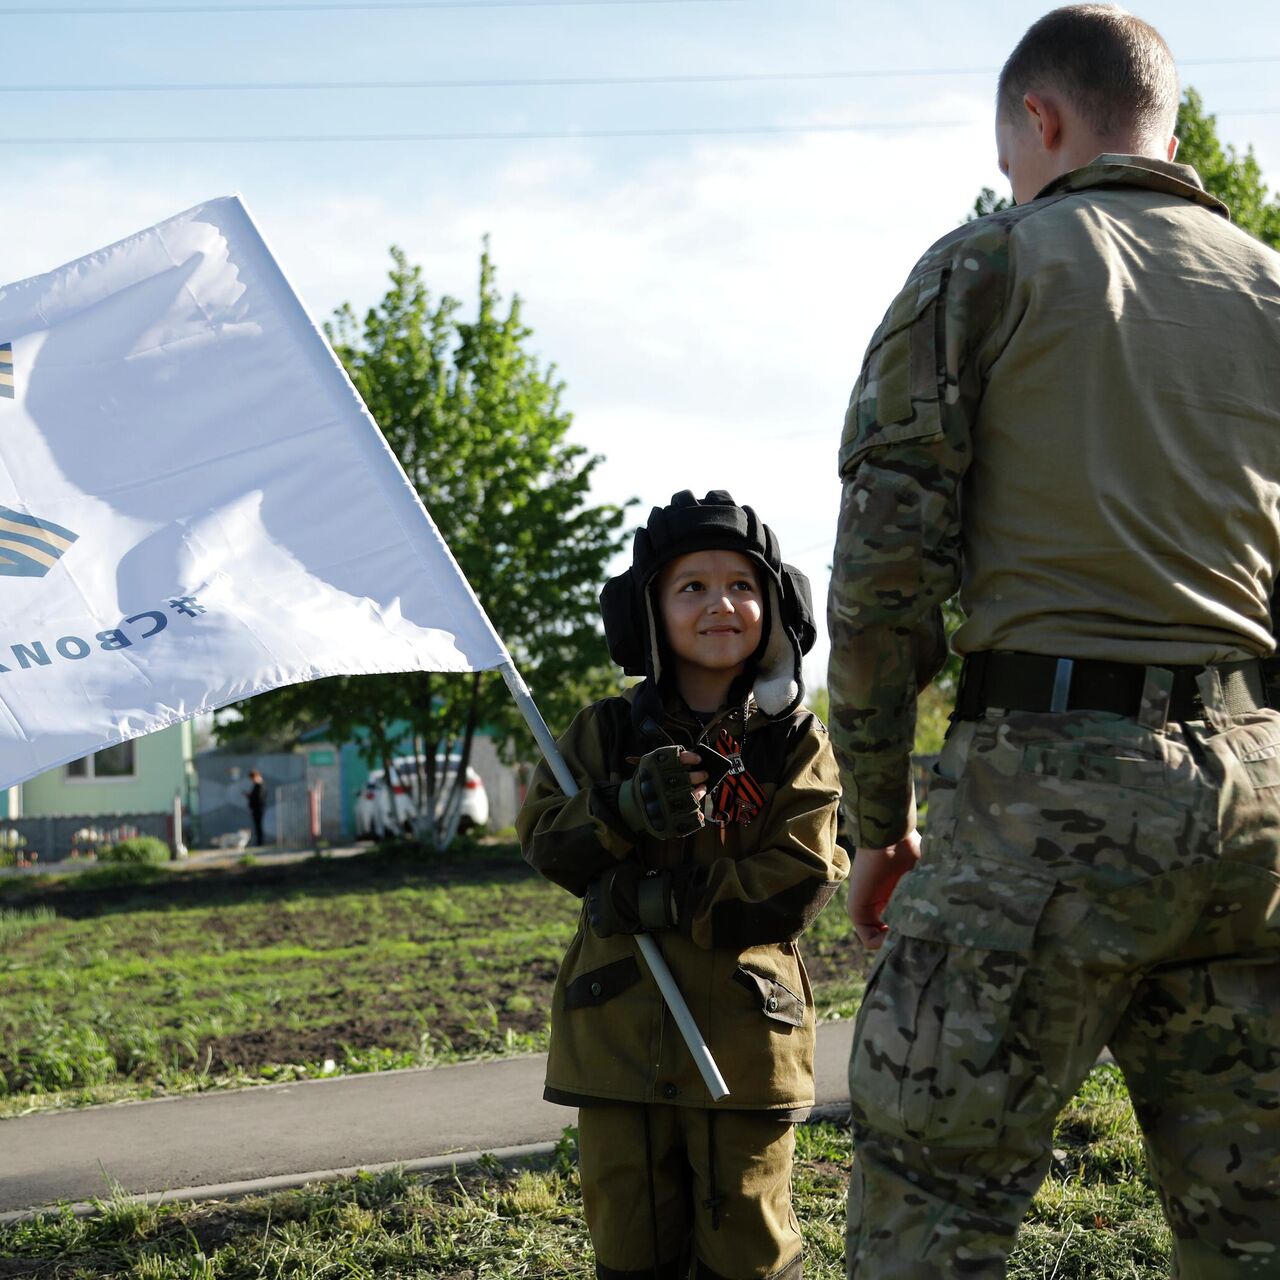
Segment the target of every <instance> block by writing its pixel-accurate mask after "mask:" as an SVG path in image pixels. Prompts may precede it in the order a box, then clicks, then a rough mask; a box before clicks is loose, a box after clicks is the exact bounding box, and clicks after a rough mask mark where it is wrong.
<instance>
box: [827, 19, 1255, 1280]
mask: <svg viewBox="0 0 1280 1280" xmlns="http://www.w3.org/2000/svg"><path fill="white" fill-rule="evenodd" d="M1178 92H1179V91H1178V81H1177V74H1176V71H1175V68H1174V65H1173V60H1172V57H1171V55H1170V53H1169V50H1168V48H1167V47H1166V45H1165V43H1164V41H1163V40H1162V39H1161V38H1160V36H1159V34H1158V33H1157V32H1156V31H1155V30H1154V29H1153V28H1152V27H1150V26H1149V25H1147V24H1146V23H1145V22H1142V21H1140V20H1139V19H1137V18H1135V17H1133V16H1132V15H1130V14H1127V13H1125V12H1124V11H1123V10H1120V9H1117V8H1112V7H1109V6H1102V5H1073V6H1071V7H1068V8H1063V9H1057V10H1055V11H1053V12H1052V13H1050V14H1048V15H1047V16H1045V17H1044V18H1042V19H1041V20H1040V21H1038V22H1037V23H1035V24H1034V25H1033V26H1032V27H1031V28H1030V30H1029V31H1028V32H1027V33H1026V35H1025V36H1024V37H1023V39H1022V41H1021V42H1020V43H1019V45H1018V46H1017V48H1016V49H1015V50H1014V52H1013V54H1012V55H1011V57H1010V58H1009V61H1008V62H1007V63H1006V65H1005V67H1004V70H1003V72H1002V74H1001V76H1000V81H999V91H998V100H997V123H996V136H997V143H998V149H999V156H1000V165H1001V168H1002V170H1003V171H1004V172H1005V173H1006V174H1007V175H1008V177H1009V179H1010V182H1011V184H1012V187H1013V194H1014V198H1015V200H1016V201H1017V202H1018V203H1017V205H1016V206H1015V207H1013V208H1010V209H1008V210H1006V211H1003V212H999V213H995V214H992V215H990V216H988V217H985V218H981V219H979V220H977V221H974V222H971V223H969V224H967V225H965V226H964V227H962V228H960V229H959V230H957V231H954V232H953V233H952V234H950V235H948V236H946V237H945V238H943V239H942V240H940V241H939V242H938V243H937V244H936V245H934V246H933V248H931V249H930V250H929V251H928V252H927V253H926V254H925V256H924V257H923V258H922V259H921V260H920V262H919V263H918V265H917V266H916V267H915V269H914V270H913V271H912V272H911V275H910V277H909V279H908V280H907V283H906V285H905V287H904V288H903V290H902V292H901V293H900V294H899V295H898V297H897V299H896V300H895V301H894V303H893V305H892V306H891V307H890V309H889V313H888V315H887V316H886V317H885V320H884V322H883V324H882V325H881V327H880V328H879V330H878V331H877V332H876V334H875V336H874V337H873V339H872V342H871V346H870V349H869V351H868V353H867V357H866V361H865V363H864V365H863V368H862V372H861V376H860V377H859V379H858V382H857V385H856V386H855V388H854V392H853V397H852V402H851V404H850V407H849V412H848V416H847V419H846V423H845V429H844V435H843V438H842V441H841V446H840V473H841V476H842V479H843V485H844V489H843V498H842V505H841V514H840V526H839V534H838V538H837V543H836V551H835V564H834V576H833V579H832V586H831V597H830V609H829V612H830V622H831V635H832V657H831V676H830V684H831V694H832V699H831V705H832V722H833V730H832V736H833V740H834V744H835V746H836V750H837V758H838V759H839V760H840V764H841V773H842V778H843V781H844V786H845V795H846V797H847V798H848V811H849V814H850V817H851V819H852V820H853V821H854V822H855V823H856V830H857V839H858V845H859V848H858V850H857V853H856V856H855V860H854V866H853V870H852V873H851V876H850V893H849V911H850V917H851V919H852V921H853V924H854V927H855V930H856V932H857V934H858V937H859V938H860V939H861V941H862V942H863V943H864V945H866V946H868V947H870V948H872V949H875V948H881V950H880V954H879V956H878V957H877V963H876V966H875V968H874V969H873V971H872V974H871V976H870V979H869V983H868V987H867V994H866V997H865V1000H864V1003H863V1008H862V1011H861V1013H860V1015H859V1019H858V1023H857V1026H856V1029H855V1035H854V1044H853V1052H852V1058H851V1062H850V1069H849V1071H850V1090H851V1094H852V1104H853V1121H854V1139H855V1149H856V1153H857V1154H856V1161H855V1167H854V1171H853V1176H852V1185H851V1190H850V1198H849V1235H848V1268H849V1275H850V1276H851V1277H865V1278H866V1280H894V1278H902V1280H906V1278H907V1277H910V1280H943V1278H944V1277H945V1278H948V1280H949V1278H951V1277H956V1276H967V1277H974V1278H976V1280H983V1278H986V1277H996V1276H1003V1275H1004V1274H1005V1262H1006V1259H1007V1256H1008V1254H1009V1251H1010V1249H1011V1248H1012V1246H1013V1243H1014V1237H1015V1234H1016V1231H1017V1227H1018V1224H1019V1222H1020V1220H1021V1218H1022V1216H1023V1213H1024V1212H1025V1210H1026V1208H1027V1206H1028V1204H1029V1202H1030V1200H1031V1197H1032V1194H1033V1193H1034V1191H1035V1189H1036V1187H1037V1186H1038V1185H1039V1184H1040V1182H1041V1180H1042V1179H1043V1177H1044V1175H1045V1172H1046V1170H1047V1167H1048V1164H1049V1161H1050V1158H1051V1139H1052V1128H1053V1123H1054V1119H1055V1116H1056V1115H1057V1113H1058V1111H1059V1110H1060V1109H1061V1108H1062V1107H1063V1105H1064V1104H1065V1103H1066V1102H1067V1100H1068V1099H1069V1098H1070V1097H1071V1096H1072V1094H1073V1092H1074V1090H1075V1089H1076V1087H1077V1086H1078V1085H1079V1084H1080V1082H1081V1080H1082V1079H1083V1077H1084V1076H1085V1074H1086V1073H1087V1072H1088V1070H1089V1069H1090V1067H1091V1066H1092V1065H1093V1064H1094V1062H1095V1061H1096V1060H1097V1058H1098V1055H1099V1053H1100V1052H1101V1051H1102V1049H1103V1048H1104V1046H1109V1047H1110V1049H1111V1051H1112V1052H1113V1054H1114V1055H1115V1058H1116V1060H1117V1062H1118V1063H1119V1064H1120V1066H1121V1067H1122V1069H1123V1070H1124V1073H1125V1077H1126V1079H1127V1081H1128V1083H1129V1088H1130V1092H1131V1095H1132V1098H1133V1102H1134V1106H1135V1108H1136V1111H1137V1115H1138V1119H1139V1121H1140V1123H1141V1126H1142V1130H1143V1133H1144V1136H1145V1140H1146V1147H1147V1158H1148V1164H1149V1169H1150V1173H1151V1176H1152V1178H1153V1180H1154V1182H1155V1184H1156V1185H1157V1187H1158V1188H1159V1191H1160V1195H1161V1197H1162V1203H1163V1206H1164V1210H1165V1213H1166V1216H1167V1218H1168V1221H1169V1224H1170V1226H1171V1228H1172V1230H1173V1234H1174V1238H1175V1243H1174V1255H1175V1256H1174V1264H1173V1265H1174V1273H1175V1274H1176V1275H1178V1276H1181V1277H1184V1278H1192V1277H1194V1278H1195V1280H1210V1278H1213V1280H1217V1278H1219V1277H1228V1276H1230V1277H1250V1276H1256V1277H1263V1276H1267V1277H1280V714H1277V713H1276V712H1275V711H1272V710H1269V709H1266V707H1265V706H1264V702H1265V694H1264V688H1263V681H1262V673H1261V671H1260V662H1259V660H1260V659H1264V658H1266V657H1267V656H1268V655H1269V654H1271V653H1272V651H1273V648H1274V641H1273V638H1272V621H1271V614H1270V610H1269V599H1270V597H1271V595H1272V591H1273V587H1274V584H1275V580H1276V571H1277V566H1280V257H1278V256H1277V255H1276V254H1275V253H1273V252H1272V251H1271V250H1269V249H1267V248H1265V247H1263V246H1262V245H1260V244H1258V243H1256V242H1255V241H1253V240H1252V239H1250V238H1249V237H1248V236H1246V235H1245V234H1244V233H1242V232H1240V231H1238V230H1236V229H1235V228H1234V227H1233V226H1232V225H1231V223H1230V221H1229V217H1228V212H1227V209H1226V208H1225V206H1223V205H1222V204H1221V203H1220V202H1219V201H1218V200H1216V199H1214V198H1213V197H1212V196H1210V195H1208V194H1206V193H1205V191H1204V190H1203V188H1202V186H1201V183H1200V180H1199V178H1198V176H1197V175H1196V173H1195V171H1194V170H1192V169H1190V168H1187V167H1185V166H1181V165H1178V164H1176V163H1174V154H1175V151H1176V147H1177V139H1176V138H1174V137H1173V128H1174V122H1175V118H1176V109H1177V104H1178ZM957 586H959V587H960V590H961V602H962V604H963V606H964V611H965V613H966V614H967V621H966V622H965V623H964V625H963V626H962V627H961V628H960V630H959V631H958V632H957V634H956V636H955V637H954V643H955V647H956V649H957V651H958V652H959V653H960V654H962V655H963V656H964V659H965V661H964V669H963V679H962V682H961V686H960V692H959V698H958V705H957V708H956V714H955V716H954V717H953V722H952V726H951V730H950V733H949V735H948V738H947V742H946V745H945V747H944V749H943V752H942V755H941V758H940V759H939V762H938V765H937V769H936V772H935V777H934V779H933V782H932V785H931V787H930V791H929V811H928V821H927V835H926V837H925V841H924V848H923V856H921V851H920V843H919V837H918V836H917V834H916V830H915V828H916V815H915V804H914V799H913V796H912V784H911V780H910V778H911V775H910V773H909V767H908V765H909V753H910V750H911V745H912V736H913V729H914V719H915V702H916V695H917V692H918V690H920V689H921V688H923V687H924V686H925V685H926V684H928V682H929V681H930V680H931V679H932V678H933V677H934V675H935V674H936V673H937V672H938V670H939V668H940V666H941V664H942V662H943V659H944V657H945V654H946V644H945V640H944V636H943V631H942V623H941V614H940V606H941V605H942V603H943V601H944V600H946V599H947V597H948V596H950V595H951V594H952V592H953V591H955V590H956V588H957ZM917 858H919V859H920V861H919V865H918V866H916V867H915V869H914V870H912V868H913V866H914V865H915V863H916V860H917ZM907 872H910V874H909V875H906V874H905V873H907ZM904 877H905V878H904ZM886 904H887V905H886ZM882 944H883V945H882Z"/></svg>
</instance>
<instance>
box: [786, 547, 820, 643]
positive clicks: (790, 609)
mask: <svg viewBox="0 0 1280 1280" xmlns="http://www.w3.org/2000/svg"><path fill="white" fill-rule="evenodd" d="M782 611H783V615H784V617H785V618H786V620H787V625H788V626H790V627H791V629H792V632H793V634H794V635H795V638H796V643H797V644H798V645H799V646H800V652H801V653H808V652H809V650H810V649H812V648H813V645H814V642H815V641H816V640H817V638H818V628H817V626H816V624H815V623H814V620H813V594H812V592H811V591H810V589H809V579H808V578H807V577H805V575H804V574H803V573H801V572H800V570H799V569H797V568H796V567H795V565H793V564H784V565H783V566H782Z"/></svg>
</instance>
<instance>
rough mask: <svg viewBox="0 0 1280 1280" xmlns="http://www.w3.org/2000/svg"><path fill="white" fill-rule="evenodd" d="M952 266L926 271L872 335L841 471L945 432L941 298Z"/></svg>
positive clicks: (848, 415)
mask: <svg viewBox="0 0 1280 1280" xmlns="http://www.w3.org/2000/svg"><path fill="white" fill-rule="evenodd" d="M949 273H950V267H934V268H932V269H931V270H929V271H923V272H921V273H920V274H919V275H918V276H916V277H915V278H914V279H913V280H909V281H908V282H907V285H906V287H905V288H904V289H903V290H902V292H901V293H900V294H899V295H898V296H897V298H895V299H894V301H893V305H892V306H891V307H890V308H889V311H888V314H887V315H886V316H885V318H884V320H883V321H881V323H880V327H879V328H878V329H877V330H876V332H875V334H874V335H873V336H872V339H871V345H870V346H869V347H868V348H867V356H866V359H865V361H864V362H863V365H862V373H861V375H860V376H859V378H858V382H857V385H856V386H855V387H854V389H853V397H852V399H851V400H850V401H849V409H848V412H847V413H846V414H845V419H844V433H843V435H842V436H841V438H840V472H841V474H842V475H843V474H845V472H846V470H847V469H848V468H849V467H851V466H852V465H853V464H855V463H857V462H858V461H860V460H861V458H862V456H863V455H864V454H865V453H866V452H867V451H868V450H869V449H874V448H875V447H876V446H877V445H882V444H895V443H898V442H900V441H904V440H925V439H929V438H931V437H936V436H939V435H941V434H942V399H941V397H942V386H943V381H944V378H943V372H942V370H941V368H940V364H941V362H942V360H943V358H944V353H945V348H944V344H943V341H942V334H941V333H940V332H939V327H940V326H941V324H942V311H941V310H940V308H939V306H938V300H939V299H940V298H941V297H942V296H943V295H944V293H945V292H946V282H947V276H948V275H949Z"/></svg>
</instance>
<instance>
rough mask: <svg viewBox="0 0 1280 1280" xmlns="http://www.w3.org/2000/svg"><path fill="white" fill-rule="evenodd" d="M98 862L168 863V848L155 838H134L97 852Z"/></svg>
mask: <svg viewBox="0 0 1280 1280" xmlns="http://www.w3.org/2000/svg"><path fill="white" fill-rule="evenodd" d="M98 861H99V862H135V863H137V862H142V863H147V862H168V861H169V846H168V845H167V844H165V842H164V841H163V840H158V839H157V838H156V837H155V836H134V837H133V838H132V839H131V840H121V841H120V842H119V843H117V844H112V845H108V846H107V847H106V848H105V849H99V850H98Z"/></svg>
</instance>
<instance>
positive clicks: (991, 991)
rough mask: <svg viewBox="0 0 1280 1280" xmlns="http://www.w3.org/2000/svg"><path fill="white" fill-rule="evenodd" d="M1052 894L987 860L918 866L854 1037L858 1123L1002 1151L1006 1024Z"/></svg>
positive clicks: (1019, 869) (1023, 872) (890, 918)
mask: <svg viewBox="0 0 1280 1280" xmlns="http://www.w3.org/2000/svg"><path fill="white" fill-rule="evenodd" d="M1054 885H1055V881H1054V879H1053V878H1052V877H1051V876H1045V875H1043V874H1042V873H1038V872H1036V871H1035V870H1034V869H1031V868H1025V867H1023V866H1020V865H1017V866H1015V865H1011V864H1008V863H1004V862H1000V861H996V860H984V859H981V858H969V859H966V860H965V861H964V862H960V861H958V860H955V859H950V858H940V859H937V860H934V861H929V862H926V863H922V864H921V866H920V867H918V868H917V869H916V870H915V871H913V872H912V873H911V874H910V875H908V876H907V877H906V878H905V879H904V880H903V881H902V882H901V884H900V885H899V886H898V888H897V890H896V892H895V893H894V895H893V898H892V899H891V900H890V903H889V908H888V910H887V911H886V912H885V920H886V921H887V922H888V924H889V928H890V934H889V941H888V942H886V944H885V945H886V948H887V949H888V953H887V954H886V955H885V956H884V957H883V959H882V960H881V962H880V963H879V964H878V965H877V967H876V969H875V970H874V971H873V973H872V978H871V981H870V983H869V985H868V988H867V994H866V997H865V999H864V1001H863V1006H862V1010H861V1011H860V1013H859V1015H858V1024H857V1027H856V1028H855V1031H854V1046H853V1053H852V1056H851V1060H850V1079H849V1088H850V1094H851V1097H852V1100H853V1105H854V1114H855V1116H857V1118H858V1119H859V1121H860V1122H861V1123H864V1124H866V1125H868V1126H870V1127H871V1128H872V1129H875V1130H877V1131H880V1132H883V1133H887V1134H889V1135H891V1136H893V1137H898V1138H909V1139H911V1140H913V1141H916V1142H921V1143H937V1144H939V1145H946V1146H958V1147H973V1148H982V1147H991V1146H994V1145H996V1144H997V1143H998V1142H999V1141H1000V1136H1001V1133H1002V1130H1003V1128H1004V1120H1005V1114H1006V1111H1007V1108H1008V1105H1009V1098H1010V1093H1011V1086H1012V1084H1013V1074H1012V1073H1013V1067H1012V1066H1011V1055H1010V1052H1009V1050H1010V1045H1009V1038H1010V1023H1011V1018H1012V1015H1013V1013H1014V1010H1015V1008H1016V1006H1017V1001H1018V994H1019V989H1020V987H1021V985H1022V980H1023V978H1024V977H1025V975H1026V971H1027V966H1028V963H1029V960H1030V956H1031V950H1032V946H1033V944H1034V939H1035V932H1036V925H1037V923H1038V921H1039V919H1040V916H1041V914H1042V913H1043V911H1044V908H1045V906H1046V904H1047V903H1048V901H1049V898H1050V897H1051V896H1052V894H1053V890H1054ZM1018 1070H1019V1073H1021V1071H1022V1068H1021V1067H1019V1068H1018Z"/></svg>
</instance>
